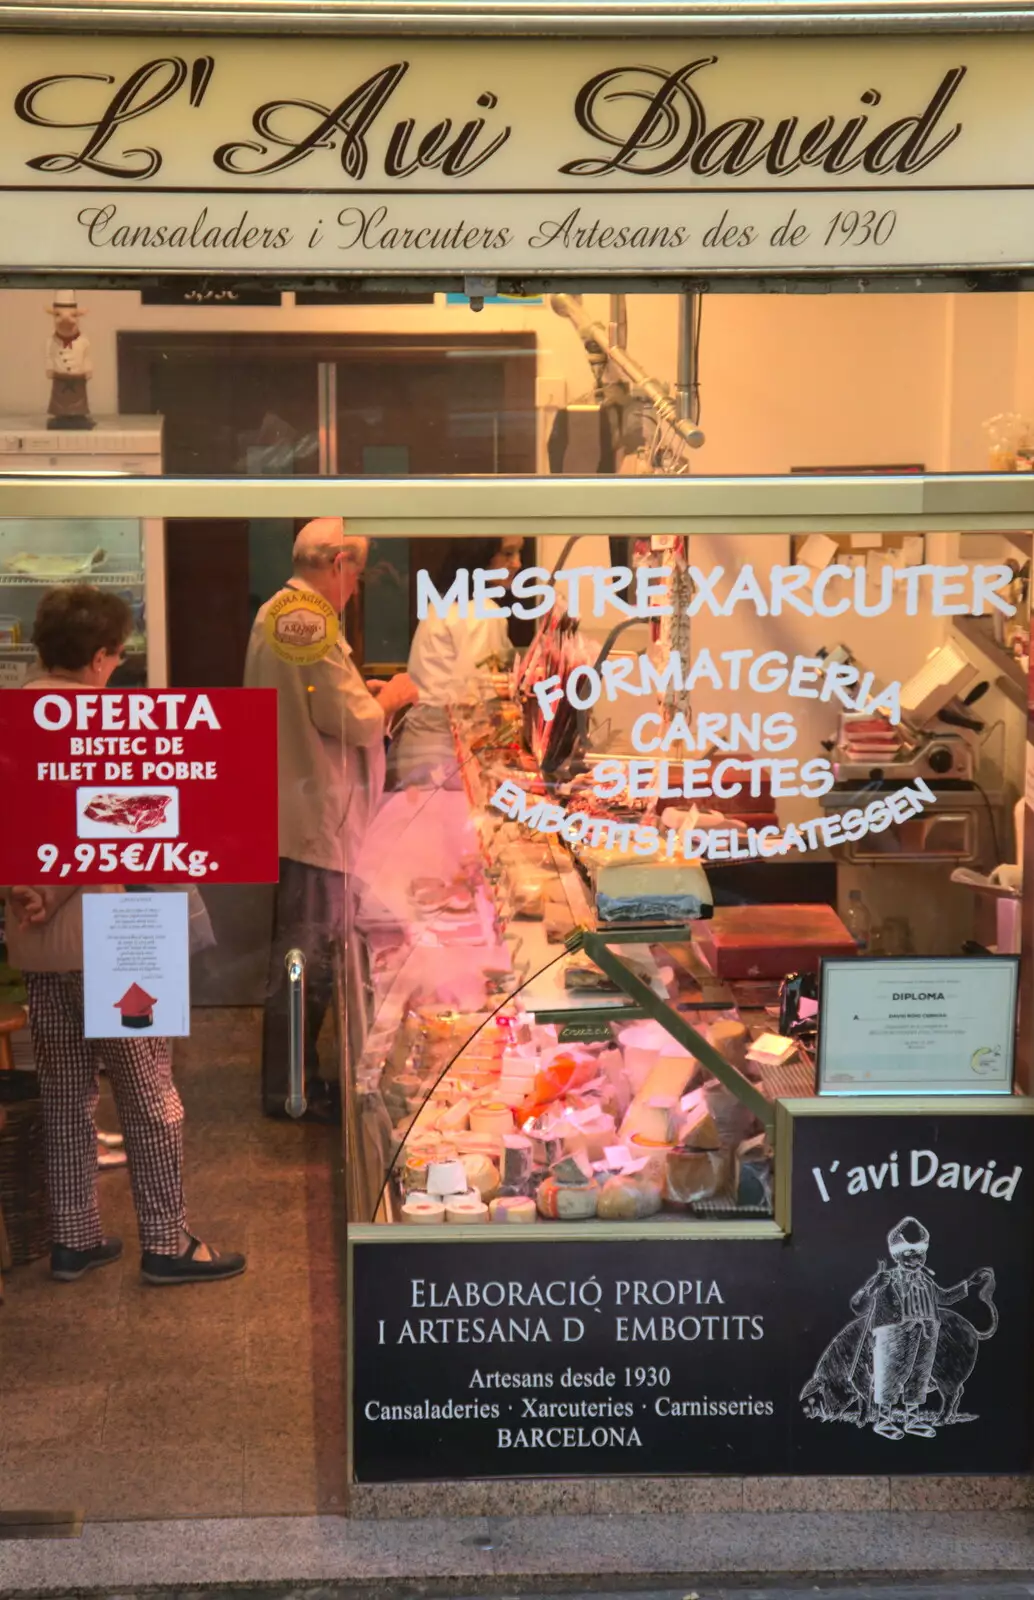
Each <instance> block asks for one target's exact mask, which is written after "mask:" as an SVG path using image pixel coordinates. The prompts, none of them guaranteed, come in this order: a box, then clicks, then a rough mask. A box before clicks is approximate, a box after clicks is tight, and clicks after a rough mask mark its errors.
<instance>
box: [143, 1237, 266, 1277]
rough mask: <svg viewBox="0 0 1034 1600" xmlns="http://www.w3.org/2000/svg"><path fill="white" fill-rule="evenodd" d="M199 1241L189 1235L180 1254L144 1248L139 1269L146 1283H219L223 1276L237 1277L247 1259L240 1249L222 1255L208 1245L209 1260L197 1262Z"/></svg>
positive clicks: (199, 1247) (245, 1264)
mask: <svg viewBox="0 0 1034 1600" xmlns="http://www.w3.org/2000/svg"><path fill="white" fill-rule="evenodd" d="M201 1248H202V1246H201V1240H200V1239H195V1237H194V1235H193V1234H191V1235H190V1243H189V1245H188V1246H187V1248H186V1250H184V1252H183V1254H182V1255H178V1256H161V1255H158V1253H157V1252H156V1251H154V1250H145V1251H144V1253H143V1255H142V1256H141V1258H140V1271H141V1274H142V1275H143V1280H144V1282H145V1283H153V1284H155V1285H157V1286H158V1287H160V1288H164V1287H165V1286H166V1285H167V1284H172V1283H218V1282H221V1281H222V1279H223V1278H239V1277H240V1275H241V1273H242V1272H243V1271H244V1269H245V1267H246V1266H247V1261H246V1260H245V1258H244V1256H242V1255H241V1254H240V1253H239V1252H232V1253H231V1254H230V1255H225V1256H221V1255H219V1254H218V1253H217V1252H216V1251H215V1250H212V1247H211V1245H209V1246H208V1248H209V1250H210V1251H211V1255H212V1259H211V1260H210V1261H199V1260H198V1259H197V1253H198V1251H199V1250H200V1249H201Z"/></svg>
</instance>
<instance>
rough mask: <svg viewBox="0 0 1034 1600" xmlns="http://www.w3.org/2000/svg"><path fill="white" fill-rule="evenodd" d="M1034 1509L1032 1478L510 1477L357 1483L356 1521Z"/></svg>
mask: <svg viewBox="0 0 1034 1600" xmlns="http://www.w3.org/2000/svg"><path fill="white" fill-rule="evenodd" d="M1030 1509H1034V1477H1026V1476H1024V1477H1019V1476H1015V1477H1006V1476H997V1477H939V1478H927V1477H921V1478H920V1477H907V1478H903V1477H893V1478H890V1477H886V1478H881V1477H847V1476H842V1477H821V1478H817V1477H808V1478H794V1477H790V1478H732V1477H730V1478H706V1477H684V1478H509V1479H494V1480H491V1481H487V1482H486V1481H464V1482H440V1481H439V1482H413V1483H362V1484H353V1485H352V1486H351V1487H350V1489H349V1499H348V1514H349V1516H351V1517H357V1518H360V1519H381V1518H386V1519H395V1518H424V1517H522V1516H530V1517H542V1516H545V1517H550V1516H559V1517H564V1516H590V1515H594V1514H595V1515H605V1516H614V1515H626V1516H628V1515H637V1516H667V1515H673V1514H679V1513H681V1514H684V1515H685V1514H690V1515H693V1514H700V1513H706V1512H734V1511H739V1512H779V1511H782V1512H804V1511H812V1512H836V1511H843V1512H864V1511H879V1512H887V1511H936V1512H959V1511H963V1512H964V1511H973V1512H988V1511H1026V1510H1030Z"/></svg>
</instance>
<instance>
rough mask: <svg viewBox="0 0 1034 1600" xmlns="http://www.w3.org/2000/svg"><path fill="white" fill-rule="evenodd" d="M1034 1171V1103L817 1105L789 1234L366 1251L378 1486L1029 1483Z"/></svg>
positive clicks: (362, 1361)
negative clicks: (721, 1478)
mask: <svg viewBox="0 0 1034 1600" xmlns="http://www.w3.org/2000/svg"><path fill="white" fill-rule="evenodd" d="M1032 1163H1034V1145H1032V1124H1031V1120H1030V1118H1029V1117H1027V1116H1025V1115H1015V1116H1010V1115H993V1114H992V1115H982V1116H978V1117H965V1118H962V1117H952V1116H941V1117H929V1116H907V1115H902V1116H897V1115H894V1116H881V1115H869V1116H866V1115H851V1114H849V1115H847V1116H845V1117H843V1118H836V1119H831V1118H828V1117H818V1116H816V1117H802V1118H799V1119H797V1120H796V1121H795V1122H794V1132H793V1188H792V1221H791V1231H790V1235H789V1238H787V1239H785V1240H781V1239H768V1240H766V1239H756V1240H747V1239H736V1238H730V1239H725V1240H723V1239H720V1238H715V1239H698V1238H689V1237H681V1238H668V1239H662V1238H657V1239H650V1238H648V1237H644V1236H643V1235H642V1233H639V1234H638V1235H637V1236H635V1237H630V1238H629V1239H628V1240H627V1241H624V1240H621V1239H620V1238H614V1237H613V1236H612V1237H610V1238H606V1239H600V1238H598V1237H597V1236H596V1233H595V1229H594V1228H593V1227H592V1226H591V1225H590V1226H587V1227H585V1228H583V1227H582V1225H580V1224H578V1223H570V1224H567V1236H566V1237H564V1238H559V1239H558V1238H557V1237H556V1230H555V1229H552V1230H550V1238H549V1239H545V1238H543V1239H542V1240H541V1241H538V1240H535V1239H533V1238H526V1239H522V1240H519V1241H517V1240H511V1239H509V1238H507V1237H505V1236H504V1234H505V1231H506V1230H497V1229H495V1228H493V1227H492V1226H491V1225H489V1226H488V1227H487V1228H485V1229H484V1230H483V1233H482V1236H481V1237H480V1238H479V1239H478V1240H477V1242H474V1241H473V1240H470V1239H468V1240H465V1241H463V1242H462V1243H461V1242H458V1241H450V1242H449V1243H448V1244H447V1245H444V1244H443V1243H437V1242H432V1243H427V1242H425V1241H420V1242H412V1243H409V1242H407V1243H389V1242H385V1243H383V1244H381V1243H376V1242H369V1243H368V1242H366V1241H363V1242H361V1243H359V1242H357V1243H355V1244H354V1245H353V1247H352V1249H353V1296H354V1298H353V1323H352V1338H353V1360H354V1389H353V1396H352V1401H353V1403H352V1416H353V1424H352V1427H353V1436H352V1437H353V1470H354V1474H355V1476H356V1478H357V1479H358V1480H359V1481H368V1482H374V1481H388V1480H404V1479H407V1478H408V1479H412V1478H425V1479H426V1478H441V1479H449V1478H511V1477H523V1476H536V1477H572V1476H586V1477H594V1476H604V1475H610V1474H618V1475H622V1476H635V1475H644V1476H660V1475H662V1474H663V1475H671V1474H680V1473H681V1474H690V1473H754V1474H756V1473H793V1474H809V1473H822V1474H825V1473H836V1474H840V1475H842V1474H856V1473H857V1474H888V1473H895V1474H897V1473H904V1474H916V1473H923V1474H926V1473H932V1474H941V1473H956V1472H1023V1471H1026V1470H1027V1469H1028V1466H1029V1461H1030V1445H1031V1436H1030V1376H1031V1360H1030V1343H1031V1334H1032V1324H1031V1305H1030V1252H1031V1248H1032V1245H1034V1182H1032V1172H1034V1167H1032ZM719 1226H720V1225H719ZM385 1238H387V1235H385Z"/></svg>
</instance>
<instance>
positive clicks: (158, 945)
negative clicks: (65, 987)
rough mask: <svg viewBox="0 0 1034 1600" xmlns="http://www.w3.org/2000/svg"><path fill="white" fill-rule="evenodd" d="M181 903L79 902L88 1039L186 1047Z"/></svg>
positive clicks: (185, 917) (180, 899)
mask: <svg viewBox="0 0 1034 1600" xmlns="http://www.w3.org/2000/svg"><path fill="white" fill-rule="evenodd" d="M189 920H190V919H189V913H188V902H187V895H186V892H185V891H184V892H183V893H182V894H180V893H176V892H173V893H164V894H89V893H87V894H84V895H83V988H84V998H85V1008H84V1009H85V1021H86V1025H85V1029H84V1032H85V1035H86V1038H87V1039H156V1038H167V1039H185V1038H186V1037H187V1036H188V1035H189V1033H190V933H189Z"/></svg>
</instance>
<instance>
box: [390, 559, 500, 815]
mask: <svg viewBox="0 0 1034 1600" xmlns="http://www.w3.org/2000/svg"><path fill="white" fill-rule="evenodd" d="M523 544H524V540H523V539H519V538H512V539H458V540H457V541H456V542H455V544H454V546H453V549H452V552H451V554H450V558H449V560H448V561H447V562H446V563H445V564H444V566H443V568H442V570H441V571H440V572H439V573H438V574H437V575H436V587H437V589H438V592H439V594H444V593H445V592H446V591H447V589H448V588H449V587H450V586H451V585H452V582H453V580H454V578H455V576H456V573H457V572H458V571H460V570H461V569H462V568H464V567H466V568H467V569H468V570H469V571H474V570H475V569H477V568H479V567H481V568H485V569H488V570H491V571H493V572H494V573H495V574H496V581H497V582H498V583H500V584H504V585H506V586H509V584H510V583H511V582H512V581H513V578H514V576H515V574H516V573H517V572H519V571H520V566H521V549H522V547H523ZM484 609H486V610H489V611H491V613H492V615H490V616H484V617H474V616H468V617H462V616H461V615H460V610H459V607H458V606H453V607H452V608H451V610H450V611H449V612H448V613H447V615H446V616H444V617H439V616H437V615H436V614H434V613H430V614H429V615H428V616H426V617H424V618H423V620H422V621H421V622H419V623H418V624H417V629H416V633H415V634H414V635H413V643H412V645H411V646H410V651H409V664H408V667H407V672H408V674H409V677H410V679H411V680H412V682H413V684H414V685H415V687H416V689H417V690H418V691H419V701H418V703H417V704H416V705H415V706H414V707H413V708H412V709H411V710H410V711H409V712H408V714H407V716H406V719H405V721H404V722H403V724H402V727H401V729H400V731H399V733H398V734H397V736H396V737H395V739H394V740H393V741H392V746H391V751H390V754H389V758H388V782H389V786H390V787H393V788H398V789H401V788H410V787H412V786H414V785H421V786H427V787H444V788H447V789H458V788H459V787H460V774H459V770H458V768H457V765H456V757H455V753H454V750H453V744H452V736H451V733H450V731H449V719H448V707H449V706H451V705H456V704H457V703H458V702H460V701H462V700H465V699H469V698H471V696H474V695H476V694H477V693H478V691H479V687H480V686H481V685H482V684H483V682H484V680H485V678H486V676H487V674H488V673H489V672H491V671H498V670H500V669H502V668H505V667H507V666H508V665H509V663H510V662H511V661H512V660H513V653H514V652H513V646H512V645H511V643H510V640H509V636H508V633H507V619H506V617H505V616H504V615H503V613H502V612H501V611H500V609H499V607H498V606H497V605H496V603H495V602H494V601H492V600H487V601H486V602H485V607H484Z"/></svg>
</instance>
